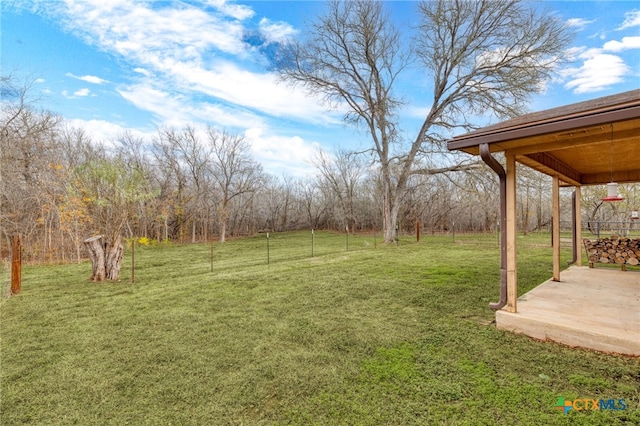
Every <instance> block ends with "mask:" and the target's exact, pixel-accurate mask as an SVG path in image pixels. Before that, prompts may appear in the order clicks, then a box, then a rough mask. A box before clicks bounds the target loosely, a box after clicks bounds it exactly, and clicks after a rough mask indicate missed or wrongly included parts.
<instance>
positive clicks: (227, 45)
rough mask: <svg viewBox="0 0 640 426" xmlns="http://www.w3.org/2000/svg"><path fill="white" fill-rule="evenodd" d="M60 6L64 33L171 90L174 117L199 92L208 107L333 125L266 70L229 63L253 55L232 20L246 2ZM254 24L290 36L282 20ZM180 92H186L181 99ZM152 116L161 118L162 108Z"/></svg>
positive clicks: (269, 33) (247, 13) (277, 36)
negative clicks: (78, 37)
mask: <svg viewBox="0 0 640 426" xmlns="http://www.w3.org/2000/svg"><path fill="white" fill-rule="evenodd" d="M67 5H68V6H67V7H66V9H63V11H62V13H63V14H64V15H65V17H66V19H65V22H66V25H67V26H68V27H69V28H70V29H71V30H72V31H75V32H76V33H79V34H81V35H82V36H83V37H84V38H85V39H88V40H89V42H90V43H93V44H96V45H98V46H99V47H100V48H101V49H104V50H106V51H108V52H112V53H116V54H119V55H121V56H122V57H123V58H124V59H125V61H128V62H129V63H130V64H131V65H132V70H133V71H134V72H135V73H137V74H139V75H140V76H141V77H142V76H146V77H147V79H148V80H149V81H151V80H150V79H151V78H154V80H153V81H154V82H153V84H152V86H153V87H162V88H163V92H164V93H165V95H166V96H167V97H172V95H171V93H175V94H176V95H175V96H174V97H173V99H168V98H165V100H164V101H163V102H165V103H167V104H170V105H172V109H173V111H174V114H176V113H175V111H184V110H185V109H189V108H192V109H193V107H191V106H189V105H188V104H187V103H183V101H190V100H191V99H192V97H199V100H200V102H201V104H202V105H201V106H203V105H206V103H207V102H208V103H210V104H211V105H210V106H209V108H214V109H215V108H216V105H220V104H227V103H230V104H235V105H237V109H242V108H248V109H250V110H252V111H255V112H256V113H262V114H267V115H271V116H276V117H292V118H295V119H301V120H305V121H310V122H314V123H333V122H335V123H337V122H339V120H338V119H336V118H332V117H333V116H332V115H331V114H327V113H326V111H325V108H324V107H323V106H321V105H320V104H319V102H318V100H317V99H313V98H312V97H310V96H307V95H306V94H305V93H302V91H299V90H298V91H294V90H293V89H291V88H290V87H288V86H286V85H285V84H278V83H277V82H276V79H275V77H274V76H273V75H272V74H269V73H264V72H254V71H252V70H249V69H246V68H241V67H240V66H238V65H235V61H236V60H242V61H244V60H245V59H246V58H247V57H249V56H250V55H252V54H259V53H258V52H256V51H255V49H253V47H251V46H250V45H248V44H247V43H245V40H244V37H245V36H246V34H247V29H245V27H244V26H243V25H244V24H243V23H242V22H241V21H240V20H241V19H246V18H248V17H251V16H252V15H253V11H252V10H251V9H249V8H248V7H246V6H239V5H234V4H231V3H228V2H226V1H222V0H214V1H210V2H208V5H209V6H211V7H212V8H213V9H214V10H212V9H210V8H206V7H205V8H202V7H201V8H198V7H195V6H193V5H190V4H182V3H181V4H180V7H173V6H174V3H164V2H160V3H147V2H130V1H126V0H123V1H108V2H105V1H104V0H90V1H82V2H80V1H75V0H69V2H68V3H67ZM221 13H222V14H221ZM229 16H231V17H232V18H234V19H230V18H229ZM259 27H260V28H259V30H260V31H261V33H262V36H263V37H264V38H265V40H267V41H269V42H274V41H279V40H282V39H284V38H286V37H287V36H289V35H291V34H293V33H295V30H294V28H293V27H291V26H290V25H289V24H287V23H284V22H272V21H269V20H266V19H263V20H261V21H260V23H259ZM249 62H251V61H249ZM255 62H259V61H255ZM134 85H135V83H134ZM125 92H126V90H125ZM186 93H191V94H192V95H190V96H186V97H185V96H183V95H184V94H186ZM121 94H123V93H121ZM202 95H206V97H203V96H202ZM123 96H125V95H124V94H123ZM207 97H211V98H214V99H207ZM125 98H126V99H128V100H129V101H131V102H133V103H134V104H135V105H136V106H139V107H142V106H143V105H144V104H147V106H152V107H153V109H152V111H155V112H156V113H157V111H158V110H159V109H162V108H160V106H159V105H150V102H149V101H147V102H145V101H142V100H141V99H134V98H133V97H131V96H125ZM152 99H153V98H152ZM159 115H160V116H162V117H165V116H166V114H165V113H164V112H163V113H161V114H159ZM235 121H237V120H235Z"/></svg>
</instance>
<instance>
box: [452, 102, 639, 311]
mask: <svg viewBox="0 0 640 426" xmlns="http://www.w3.org/2000/svg"><path fill="white" fill-rule="evenodd" d="M448 148H449V149H450V150H459V151H464V152H467V153H469V154H475V155H478V154H481V156H482V157H483V160H484V161H485V163H487V164H488V165H490V166H491V168H492V169H493V170H494V171H495V172H496V173H497V174H498V176H499V177H500V216H501V218H500V230H501V234H502V235H501V249H502V250H501V277H502V278H501V286H500V302H498V303H494V304H491V308H492V309H503V308H504V309H506V311H507V312H510V313H516V312H517V299H518V292H517V265H516V263H517V262H516V245H517V217H516V216H517V210H516V198H517V195H516V192H517V189H516V186H517V185H516V162H519V163H522V164H525V165H527V166H529V167H531V168H533V169H535V170H538V171H540V172H542V173H545V174H547V175H550V176H551V177H552V183H553V185H552V191H551V192H552V197H551V199H552V224H553V226H552V235H553V238H552V241H553V281H560V269H561V268H560V191H559V187H560V186H561V185H565V186H575V197H573V199H574V203H575V207H574V208H573V222H574V223H575V227H574V234H575V235H574V238H573V249H574V255H575V256H576V259H575V262H576V265H578V266H581V265H582V253H581V243H582V237H581V233H580V230H581V215H580V213H579V212H580V209H581V208H580V191H581V187H582V186H583V185H599V184H606V183H609V182H612V181H614V182H618V183H626V182H640V90H632V91H629V92H624V93H620V94H617V95H613V96H607V97H603V98H598V99H594V100H590V101H586V102H580V103H576V104H572V105H567V106H563V107H559V108H553V109H549V110H545V111H540V112H536V113H531V114H526V115H523V116H520V117H518V118H514V119H512V120H508V121H504V122H502V123H498V124H496V125H493V126H488V127H485V128H482V129H480V130H477V131H474V132H470V133H466V134H463V135H460V136H456V137H455V138H453V139H452V140H450V141H449V142H448ZM496 152H502V153H504V155H505V167H502V166H501V165H500V164H499V163H497V162H496V161H495V159H494V158H493V157H492V156H491V153H496ZM496 318H497V317H496Z"/></svg>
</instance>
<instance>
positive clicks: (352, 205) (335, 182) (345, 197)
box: [312, 149, 365, 232]
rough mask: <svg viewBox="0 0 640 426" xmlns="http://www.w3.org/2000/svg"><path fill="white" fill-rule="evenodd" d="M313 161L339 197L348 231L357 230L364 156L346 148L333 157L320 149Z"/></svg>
mask: <svg viewBox="0 0 640 426" xmlns="http://www.w3.org/2000/svg"><path fill="white" fill-rule="evenodd" d="M312 163H313V165H314V166H315V167H316V169H317V170H318V171H319V172H320V174H321V175H322V178H323V180H324V181H325V183H326V184H327V185H328V187H329V188H330V189H331V191H332V193H333V195H334V196H335V197H336V198H337V199H338V202H339V204H340V210H341V212H342V217H343V220H344V227H346V229H347V232H348V231H352V232H353V231H355V227H356V219H357V218H356V201H357V200H356V197H357V195H358V194H357V191H358V187H359V185H360V183H361V181H362V178H363V176H364V175H365V166H364V163H363V161H362V158H361V157H360V156H358V155H356V154H354V153H350V152H348V151H346V150H344V149H339V150H338V151H337V153H336V154H335V156H333V157H330V156H329V154H327V153H326V152H324V151H322V150H319V151H318V152H317V153H316V156H315V158H314V159H313V161H312Z"/></svg>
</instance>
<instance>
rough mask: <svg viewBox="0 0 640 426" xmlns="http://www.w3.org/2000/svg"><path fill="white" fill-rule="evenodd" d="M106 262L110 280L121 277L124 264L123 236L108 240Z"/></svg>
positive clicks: (116, 279) (107, 274)
mask: <svg viewBox="0 0 640 426" xmlns="http://www.w3.org/2000/svg"><path fill="white" fill-rule="evenodd" d="M105 246H106V247H105V251H106V257H107V259H106V262H105V270H106V276H107V279H108V280H111V281H118V279H119V278H120V267H121V264H122V253H123V252H124V247H123V246H122V237H121V236H120V235H118V236H117V237H116V238H115V239H114V241H108V242H106V243H105Z"/></svg>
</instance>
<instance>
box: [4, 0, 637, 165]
mask: <svg viewBox="0 0 640 426" xmlns="http://www.w3.org/2000/svg"><path fill="white" fill-rule="evenodd" d="M532 4H534V5H535V7H544V8H545V9H546V10H547V11H548V12H549V13H552V14H553V15H555V16H556V17H558V18H560V19H562V20H563V21H565V22H566V23H567V24H568V25H570V26H571V27H572V28H573V29H574V30H575V31H576V39H575V41H574V43H573V45H572V46H571V48H570V49H569V50H568V51H567V58H570V59H572V60H573V62H571V63H570V64H569V65H567V66H565V67H564V68H562V69H559V70H558V73H557V75H556V78H555V79H554V80H553V81H551V82H549V84H548V85H547V86H546V88H545V92H544V93H542V94H540V95H536V96H534V97H533V98H532V102H531V104H530V110H531V111H538V110H543V109H547V108H552V107H555V106H560V105H566V104H570V103H574V102H579V101H583V100H587V99H593V98H597V97H601V96H606V95H610V94H614V93H619V92H624V91H627V90H632V89H637V88H640V3H638V2H636V1H561V2H552V1H547V2H537V3H532ZM388 6H389V10H390V11H391V13H392V16H393V17H394V19H396V20H397V21H398V24H399V25H404V24H408V23H411V21H412V19H414V16H415V15H414V13H413V11H414V10H415V6H416V3H415V2H411V1H406V2H402V1H394V2H390V3H389V4H388ZM0 7H1V8H2V9H1V12H2V16H1V27H0V31H1V35H0V37H1V46H0V48H1V55H2V56H1V66H2V74H3V75H7V74H9V73H14V74H15V75H18V76H22V77H23V78H27V79H31V80H34V81H35V83H34V85H33V88H32V93H31V94H32V96H33V97H39V98H40V100H39V106H41V107H43V108H46V109H49V110H51V111H54V112H57V113H59V114H61V115H62V116H63V117H64V118H65V119H66V120H67V121H68V123H69V125H70V126H75V127H82V128H84V129H85V130H86V131H87V133H88V134H89V135H90V136H92V138H93V139H94V140H96V141H98V140H99V141H103V142H105V143H109V141H113V140H114V139H115V138H116V137H117V136H118V135H119V134H122V133H123V132H124V131H125V130H129V131H131V132H132V133H134V134H136V135H139V136H142V137H146V138H151V137H154V136H155V134H156V129H157V128H158V126H163V125H169V126H176V127H178V128H179V127H182V126H184V125H186V124H193V125H196V126H197V125H206V124H210V125H212V126H214V127H217V128H219V129H225V130H228V131H232V132H237V133H240V134H244V135H245V137H246V139H247V140H248V141H249V142H250V143H251V146H252V149H253V154H254V156H255V158H256V159H257V160H259V161H260V162H261V163H262V164H263V166H264V168H265V170H266V171H268V172H272V173H274V174H288V175H293V176H302V175H305V174H306V173H308V170H309V166H308V160H309V159H310V157H311V156H312V155H313V153H314V151H315V150H316V149H317V148H318V147H321V148H323V149H325V150H329V151H330V150H331V149H333V148H334V147H336V146H338V145H339V146H342V147H352V146H358V145H367V137H366V135H364V134H360V133H357V132H356V131H354V130H352V129H350V128H348V127H345V125H343V124H342V122H341V114H340V113H339V112H330V111H327V110H326V108H325V107H324V106H322V105H321V104H320V103H319V102H318V100H317V99H314V98H313V97H310V96H307V95H306V94H305V93H304V92H302V91H300V90H294V89H292V88H290V87H289V86H287V85H285V84H282V83H280V84H278V83H277V81H276V79H275V77H274V75H273V74H272V73H271V72H270V71H269V69H268V64H267V61H266V60H265V50H268V49H269V48H270V47H271V46H273V43H276V42H278V41H279V40H283V39H284V38H287V37H288V38H291V37H296V36H298V35H300V34H302V33H303V31H304V25H305V22H307V21H309V20H311V19H312V18H313V16H314V15H316V14H317V13H319V12H320V11H321V10H322V7H323V3H322V2H315V1H242V0H237V1H226V0H203V1H185V2H181V1H155V2H147V1H132V0H84V1H75V0H68V1H62V0H47V1H32V2H28V1H15V2H14V1H11V0H3V1H2V2H1V6H0ZM413 80H415V79H412V81H413ZM402 89H403V91H404V92H405V93H408V94H411V93H417V92H421V91H422V92H424V90H425V86H424V84H418V85H416V86H415V87H413V86H412V85H411V84H410V83H409V82H407V83H405V87H403V88H402ZM424 98H426V99H428V97H423V99H424ZM408 99H409V101H410V102H409V103H408V104H407V105H406V106H405V108H404V110H403V117H404V118H405V128H406V129H407V131H408V133H409V134H410V133H411V132H412V126H415V125H416V123H417V120H418V119H419V118H423V117H424V114H425V112H426V111H427V110H428V107H429V105H425V104H420V103H419V101H418V99H419V97H418V96H416V97H415V98H414V99H415V101H412V97H411V96H409V98H408Z"/></svg>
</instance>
